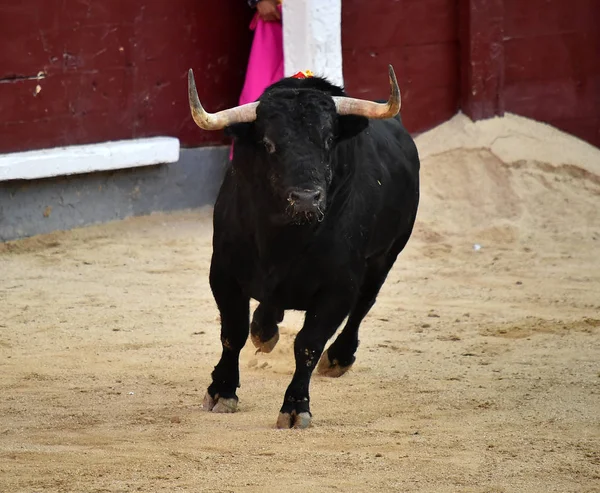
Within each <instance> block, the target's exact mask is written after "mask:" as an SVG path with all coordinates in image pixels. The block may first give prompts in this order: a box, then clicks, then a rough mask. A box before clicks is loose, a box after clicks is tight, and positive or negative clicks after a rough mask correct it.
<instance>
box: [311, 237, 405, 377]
mask: <svg viewBox="0 0 600 493" xmlns="http://www.w3.org/2000/svg"><path fill="white" fill-rule="evenodd" d="M407 241H408V237H403V238H401V239H399V240H397V241H396V243H395V244H394V246H393V247H392V249H391V250H390V251H389V252H388V253H387V254H386V255H382V256H381V257H378V258H375V259H372V260H371V261H370V262H369V266H368V268H367V271H366V273H365V278H364V280H363V284H362V286H361V287H360V293H359V296H358V298H357V300H356V303H355V304H354V306H353V307H352V310H351V311H350V315H349V316H348V321H347V322H346V325H345V326H344V329H343V330H342V332H340V334H339V335H338V336H337V338H336V340H335V341H334V342H333V344H331V346H329V348H328V349H327V351H325V352H324V353H323V355H322V356H321V359H320V360H319V365H318V366H317V372H318V373H319V374H321V375H324V376H326V377H334V378H335V377H340V376H342V375H343V374H344V373H346V372H347V371H348V370H349V369H350V368H351V367H352V365H353V364H354V361H355V360H356V357H355V356H354V354H355V353H356V350H357V349H358V342H359V341H358V329H359V328H360V324H361V323H362V321H363V319H364V318H365V317H366V316H367V313H369V310H370V309H371V308H372V307H373V305H374V304H375V300H376V299H377V295H378V294H379V291H380V290H381V286H383V283H384V282H385V280H386V278H387V275H388V273H389V271H390V269H391V268H392V266H393V265H394V262H395V261H396V258H397V257H398V254H399V253H400V252H401V251H402V249H403V248H404V246H405V245H406V243H407Z"/></svg>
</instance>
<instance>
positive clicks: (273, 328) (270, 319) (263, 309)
mask: <svg viewBox="0 0 600 493" xmlns="http://www.w3.org/2000/svg"><path fill="white" fill-rule="evenodd" d="M283 313H284V312H283V310H278V309H277V308H274V307H273V306H271V305H269V304H267V303H261V304H260V305H258V308H256V310H255V311H254V315H253V316H252V324H250V337H251V339H252V343H253V344H254V346H255V347H256V349H257V352H262V353H270V352H271V351H272V350H273V348H274V347H275V345H276V344H277V341H279V327H277V324H279V323H281V321H282V320H283Z"/></svg>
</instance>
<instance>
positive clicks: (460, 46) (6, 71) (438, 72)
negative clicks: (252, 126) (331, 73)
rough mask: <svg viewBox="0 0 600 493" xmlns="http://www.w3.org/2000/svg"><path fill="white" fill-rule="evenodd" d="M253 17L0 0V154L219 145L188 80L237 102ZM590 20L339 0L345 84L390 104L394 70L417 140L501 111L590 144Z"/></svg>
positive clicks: (596, 78)
mask: <svg viewBox="0 0 600 493" xmlns="http://www.w3.org/2000/svg"><path fill="white" fill-rule="evenodd" d="M251 15H252V12H251V11H250V9H249V8H248V6H247V4H246V1H245V0H225V1H208V0H137V1H134V0H102V1H100V0H98V1H91V0H87V1H83V0H14V1H9V0H0V46H2V50H0V153H2V152H11V151H19V150H29V149H39V148H45V147H55V146H60V145H72V144H83V143H90V142H99V141H105V140H114V139H128V138H135V137H144V136H153V135H173V136H177V137H179V138H180V139H181V143H182V145H183V146H197V145H207V144H216V143H222V142H224V139H223V135H222V133H220V132H202V131H199V130H198V129H197V128H196V127H195V125H194V123H193V122H192V119H191V118H190V114H189V109H188V103H187V98H186V85H187V84H186V73H187V69H188V68H189V67H192V68H194V71H195V75H196V80H197V84H198V88H199V92H200V96H201V98H202V101H203V102H204V103H205V106H206V107H207V109H209V110H210V111H215V110H219V109H222V108H225V107H228V106H232V105H235V104H237V101H238V96H239V92H240V90H241V87H242V83H243V77H244V73H245V69H246V63H247V57H248V53H249V47H250V41H251V32H250V31H249V29H248V24H249V21H250V17H251ZM599 21H600V1H599V0H368V1H366V0H343V2H342V43H343V44H342V46H343V57H344V77H345V80H346V88H347V90H348V92H349V93H351V94H352V95H354V96H358V97H364V98H373V99H380V98H385V97H387V94H388V90H389V87H388V81H387V65H388V63H391V64H393V66H394V68H395V70H396V74H397V75H398V79H399V82H400V86H401V91H402V103H403V104H402V115H403V119H404V122H405V124H406V126H407V127H408V129H409V130H411V131H413V132H419V131H423V130H426V129H428V128H431V127H432V126H434V125H436V124H438V123H441V122H443V121H445V120H446V119H448V118H450V117H452V116H453V115H454V114H455V113H456V111H457V110H458V109H459V108H462V109H463V111H465V112H466V113H467V114H469V115H471V116H472V117H474V118H485V117H489V116H493V115H494V114H502V112H503V111H504V110H506V111H511V112H514V113H518V114H522V115H525V116H528V117H531V118H535V119H538V120H541V121H546V122H549V123H550V124H552V125H555V126H557V127H559V128H562V129H564V130H566V131H568V132H571V133H573V134H575V135H577V136H579V137H581V138H584V139H585V140H588V141H589V142H591V143H593V144H595V145H597V146H600V28H598V23H599ZM38 72H44V74H45V78H43V79H42V80H39V81H37V80H35V77H36V75H37V74H38ZM38 84H39V85H40V87H41V91H40V92H39V94H37V95H34V93H35V88H36V86H37V85H38Z"/></svg>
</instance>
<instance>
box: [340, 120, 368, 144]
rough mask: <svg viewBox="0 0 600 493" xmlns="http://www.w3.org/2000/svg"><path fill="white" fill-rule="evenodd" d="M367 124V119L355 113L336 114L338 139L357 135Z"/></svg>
mask: <svg viewBox="0 0 600 493" xmlns="http://www.w3.org/2000/svg"><path fill="white" fill-rule="evenodd" d="M368 126H369V119H368V118H366V117H364V116H357V115H340V116H338V140H346V139H350V138H352V137H355V136H357V135H358V134H359V133H361V132H362V131H363V130H364V129H365V128H367V127H368Z"/></svg>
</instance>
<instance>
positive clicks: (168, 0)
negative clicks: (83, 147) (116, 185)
mask: <svg viewBox="0 0 600 493" xmlns="http://www.w3.org/2000/svg"><path fill="white" fill-rule="evenodd" d="M250 17H251V11H250V9H249V8H248V6H247V4H246V2H245V1H241V0H232V1H216V2H215V1H213V2H209V1H202V0H135V1H134V0H98V1H91V0H90V1H76V0H14V1H8V0H3V1H1V2H0V46H2V50H0V115H1V116H0V152H11V151H19V150H30V149H38V148H44V147H55V146H61V145H71V144H83V143H90V142H99V141H105V140H114V139H128V138H134V137H142V136H154V135H175V136H178V137H179V138H180V139H181V142H182V145H184V146H191V145H199V144H209V143H212V142H220V141H222V134H221V133H211V132H201V131H198V129H197V127H195V125H194V123H193V121H192V120H191V119H190V113H189V107H188V103H187V98H186V96H185V95H186V91H187V89H186V88H187V70H188V68H190V67H192V68H194V72H195V75H196V83H197V84H198V89H199V92H200V95H201V97H202V100H203V102H204V103H205V105H206V107H207V108H210V110H219V109H222V108H225V107H228V106H231V105H234V104H237V101H238V96H239V92H240V90H241V87H242V83H243V77H244V73H245V69H246V63H247V57H248V53H249V46H250V39H251V32H250V31H249V30H248V24H249V22H250ZM40 71H42V72H44V73H45V74H46V76H45V78H44V79H42V80H40V81H37V80H31V79H30V78H31V77H35V76H36V75H37V74H38V72H40ZM38 84H39V85H40V87H41V91H40V92H39V94H37V96H35V95H34V93H35V88H36V85H38Z"/></svg>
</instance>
